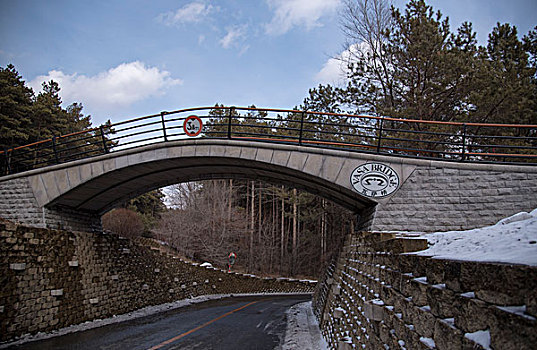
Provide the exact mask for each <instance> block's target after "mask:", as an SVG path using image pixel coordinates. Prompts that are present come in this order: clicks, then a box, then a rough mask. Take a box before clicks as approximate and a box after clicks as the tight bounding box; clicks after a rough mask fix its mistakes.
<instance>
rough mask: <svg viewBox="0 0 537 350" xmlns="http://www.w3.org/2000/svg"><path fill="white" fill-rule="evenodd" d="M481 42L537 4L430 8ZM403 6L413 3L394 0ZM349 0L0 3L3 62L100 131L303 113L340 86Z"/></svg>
mask: <svg viewBox="0 0 537 350" xmlns="http://www.w3.org/2000/svg"><path fill="white" fill-rule="evenodd" d="M428 3H429V4H431V5H433V7H434V9H435V10H440V11H441V12H442V13H443V14H444V16H448V17H449V18H450V24H451V26H452V30H454V28H456V27H458V26H459V25H460V23H461V22H463V21H470V22H472V23H473V25H474V29H475V30H476V32H477V36H478V40H479V41H480V43H482V44H483V43H485V42H486V38H487V35H488V33H489V32H490V31H491V29H492V28H493V27H494V25H495V24H496V23H497V22H502V23H503V22H509V23H511V24H513V25H515V26H517V28H518V29H519V33H520V36H522V35H523V34H525V33H527V32H528V31H529V30H530V29H532V28H533V27H535V25H537V1H535V0H512V1H509V2H507V1H494V0H492V1H491V0H489V1H484V0H474V1H469V0H464V1H463V0H450V1H440V0H429V1H428ZM394 4H395V6H397V7H399V8H404V6H405V4H406V1H403V0H395V3H394ZM340 9H341V0H222V1H209V0H184V1H181V0H179V1H177V0H175V1H171V0H167V1H166V0H165V1H159V0H129V1H126V0H123V1H119V0H107V1H100V0H84V1H73V0H49V1H37V0H34V1H31V0H0V66H1V67H5V66H6V65H7V64H9V63H11V64H13V65H14V66H15V68H16V69H17V70H18V72H19V73H20V74H21V75H22V76H23V78H24V80H25V81H26V82H27V83H28V84H29V85H30V86H31V87H32V88H33V89H34V91H36V92H37V91H39V90H40V87H41V83H42V82H43V81H48V80H51V79H53V80H55V81H57V82H59V83H60V87H61V88H62V91H61V97H62V100H63V102H64V105H66V106H67V105H68V104H70V103H73V102H80V103H82V104H83V106H84V113H85V114H90V115H91V116H92V120H93V122H94V124H100V123H102V122H104V121H105V120H107V119H111V120H112V122H114V121H116V122H117V121H121V120H125V119H128V118H132V117H137V116H142V115H147V114H154V113H158V112H160V111H170V110H176V109H181V108H189V107H201V106H213V105H214V104H216V103H221V104H224V105H227V106H249V105H252V104H254V105H256V106H258V107H267V108H293V107H295V106H298V105H300V104H301V103H302V101H303V99H304V98H305V97H306V96H307V94H308V90H309V89H310V88H312V87H315V86H317V85H318V84H320V83H341V82H342V79H341V69H340V67H339V63H338V62H339V61H338V60H335V59H334V58H336V57H339V56H340V55H341V54H342V52H344V51H345V49H346V48H345V47H344V46H343V44H344V42H345V37H344V36H343V34H342V32H341V30H340V28H339V15H338V14H339V13H340Z"/></svg>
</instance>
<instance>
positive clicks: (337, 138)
mask: <svg viewBox="0 0 537 350" xmlns="http://www.w3.org/2000/svg"><path fill="white" fill-rule="evenodd" d="M191 115H196V116H197V118H194V119H193V118H188V117H189V116H191ZM198 118H199V119H198ZM187 119H188V121H187ZM198 121H201V122H202V123H203V128H202V129H201V130H197V132H194V131H196V127H197V126H199V125H196V123H198ZM192 122H194V124H193V125H191V123H192ZM191 127H192V128H193V129H192V130H189V128H191ZM189 137H198V138H213V139H214V138H216V139H236V140H247V141H263V142H274V143H287V144H298V145H302V146H309V147H322V148H337V149H344V150H349V151H357V152H369V153H377V154H386V155H397V156H403V157H418V158H426V159H442V160H448V161H458V162H488V163H517V164H528V165H535V164H536V163H537V125H515V124H485V123H458V122H436V121H426V120H416V119H398V118H389V117H374V116H360V115H352V114H337V113H320V112H312V111H300V110H286V109H268V108H247V107H223V106H222V107H219V106H215V107H199V108H188V109H180V110H176V111H172V112H161V113H159V114H153V115H148V116H144V117H139V118H134V119H130V120H126V121H122V122H118V123H114V124H110V125H102V126H100V127H97V128H93V129H89V130H85V131H81V132H76V133H72V134H68V135H59V136H57V137H53V138H51V139H47V140H42V141H38V142H34V143H31V144H29V145H24V146H19V147H14V148H11V149H5V150H3V151H0V166H1V168H0V170H1V172H2V174H4V175H5V174H13V173H17V172H21V171H26V170H30V169H35V168H39V167H44V166H48V165H52V164H59V163H64V162H69V161H72V160H77V159H83V158H88V157H92V156H96V155H100V154H105V153H109V152H115V151H118V150H123V149H128V148H133V147H137V146H142V145H146V144H150V143H156V142H168V141H174V140H180V139H185V138H189Z"/></svg>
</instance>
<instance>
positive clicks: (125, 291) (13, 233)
mask: <svg viewBox="0 0 537 350" xmlns="http://www.w3.org/2000/svg"><path fill="white" fill-rule="evenodd" d="M0 251H1V257H0V276H1V277H0V285H1V291H0V340H2V341H5V340H8V339H11V338H13V337H15V336H19V335H22V334H26V333H36V332H39V331H41V332H42V331H51V330H54V329H58V328H61V327H65V326H68V325H72V324H77V323H81V322H85V321H88V320H93V319H96V318H105V317H109V316H112V315H118V314H122V313H126V312H129V311H132V310H136V309H139V308H142V307H145V306H150V305H158V304H162V303H166V302H171V301H175V300H180V299H184V298H189V297H194V296H198V295H206V294H227V293H259V292H269V293H271V292H272V293H279V292H306V293H309V292H312V291H313V288H314V283H311V282H306V281H302V282H301V281H292V280H284V279H264V278H258V277H253V276H248V275H242V274H235V273H226V272H222V271H220V270H214V269H207V268H201V267H198V266H193V265H192V264H190V263H186V262H183V261H180V260H179V259H176V258H172V257H171V256H169V255H166V254H163V253H161V252H160V251H159V250H158V249H156V248H152V247H147V246H145V245H141V244H138V243H135V242H133V241H131V240H127V239H123V238H120V237H118V236H117V235H111V234H102V233H101V234H97V233H85V232H68V231H59V230H51V229H42V228H31V227H26V226H21V225H18V224H13V223H12V222H9V221H5V220H1V219H0Z"/></svg>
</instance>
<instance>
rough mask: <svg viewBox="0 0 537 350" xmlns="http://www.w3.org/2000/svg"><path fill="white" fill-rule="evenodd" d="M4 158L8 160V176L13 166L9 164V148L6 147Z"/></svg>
mask: <svg viewBox="0 0 537 350" xmlns="http://www.w3.org/2000/svg"><path fill="white" fill-rule="evenodd" d="M4 156H5V158H6V173H7V175H9V174H11V165H10V164H9V155H8V151H7V147H4Z"/></svg>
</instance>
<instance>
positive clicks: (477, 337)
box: [464, 329, 490, 350]
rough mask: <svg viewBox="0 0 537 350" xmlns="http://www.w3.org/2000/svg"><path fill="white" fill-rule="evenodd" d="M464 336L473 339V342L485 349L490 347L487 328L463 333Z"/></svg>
mask: <svg viewBox="0 0 537 350" xmlns="http://www.w3.org/2000/svg"><path fill="white" fill-rule="evenodd" d="M464 336H465V337H466V338H468V339H470V340H473V341H474V342H475V343H477V344H479V345H481V346H482V347H483V348H485V349H487V350H489V349H490V331H489V330H488V329H487V330H485V331H477V332H473V333H465V334H464Z"/></svg>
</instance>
